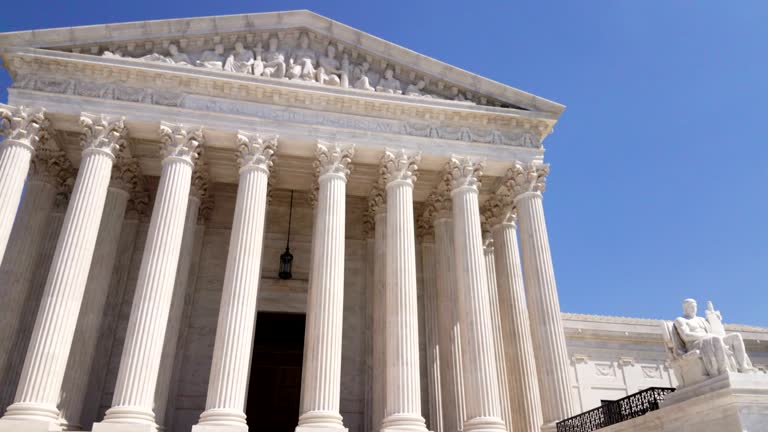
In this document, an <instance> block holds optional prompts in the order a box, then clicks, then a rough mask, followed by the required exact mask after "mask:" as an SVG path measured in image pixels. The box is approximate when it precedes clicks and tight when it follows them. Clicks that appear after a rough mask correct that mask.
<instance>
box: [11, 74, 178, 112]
mask: <svg viewBox="0 0 768 432" xmlns="http://www.w3.org/2000/svg"><path fill="white" fill-rule="evenodd" d="M11 87H12V88H17V89H24V90H35V91H41V92H45V93H57V94H68V95H75V96H84V97H92V98H98V99H110V100H118V101H124V102H137V103H145V104H152V105H162V106H170V107H178V106H181V104H182V102H183V100H184V96H185V95H184V94H181V93H176V92H170V91H163V90H155V89H151V88H137V87H127V86H119V85H113V84H103V83H96V82H88V81H80V80H75V79H66V78H48V77H46V78H38V77H35V76H25V77H23V78H22V79H18V80H16V81H15V82H14V83H13V85H12V86H11Z"/></svg>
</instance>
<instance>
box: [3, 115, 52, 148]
mask: <svg viewBox="0 0 768 432" xmlns="http://www.w3.org/2000/svg"><path fill="white" fill-rule="evenodd" d="M47 127H48V120H47V119H46V118H45V108H27V107H23V106H21V107H18V108H17V107H14V106H11V105H3V104H0V137H2V138H3V139H4V141H3V142H2V143H0V146H5V145H21V146H23V147H25V148H27V149H28V150H29V151H34V149H35V148H36V147H37V144H38V141H39V140H40V138H41V137H42V136H43V135H44V134H45V131H46V129H47Z"/></svg>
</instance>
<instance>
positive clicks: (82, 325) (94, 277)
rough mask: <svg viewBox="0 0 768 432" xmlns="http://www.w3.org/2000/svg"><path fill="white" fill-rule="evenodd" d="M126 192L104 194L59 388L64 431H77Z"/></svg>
mask: <svg viewBox="0 0 768 432" xmlns="http://www.w3.org/2000/svg"><path fill="white" fill-rule="evenodd" d="M129 196H130V195H129V193H128V192H127V191H125V190H123V189H119V188H116V187H110V188H109V191H108V192H107V198H106V202H105V204H104V212H103V214H102V217H101V223H100V224H99V233H98V235H97V237H96V238H97V242H96V247H95V249H94V254H93V261H92V263H91V269H90V272H89V273H88V281H87V283H86V286H85V294H86V295H85V297H84V298H83V303H82V305H81V306H80V315H79V316H78V318H77V320H78V322H77V327H76V329H75V336H74V338H73V344H74V345H75V346H77V349H75V350H73V351H72V352H71V354H70V356H69V360H68V362H67V369H66V373H65V374H64V382H63V383H62V387H61V401H60V403H59V409H60V410H61V425H62V427H63V428H64V429H65V430H80V429H81V423H80V415H81V413H82V410H83V403H84V401H85V392H86V390H87V389H88V377H89V376H90V373H91V364H92V363H93V356H94V353H95V352H96V343H97V342H98V337H99V332H100V331H101V321H102V316H103V314H104V304H105V302H106V300H107V293H108V292H109V286H110V281H111V280H112V269H113V267H114V265H115V258H116V255H117V246H118V245H119V243H120V231H121V229H122V227H123V217H124V216H125V209H126V205H127V203H128V198H129Z"/></svg>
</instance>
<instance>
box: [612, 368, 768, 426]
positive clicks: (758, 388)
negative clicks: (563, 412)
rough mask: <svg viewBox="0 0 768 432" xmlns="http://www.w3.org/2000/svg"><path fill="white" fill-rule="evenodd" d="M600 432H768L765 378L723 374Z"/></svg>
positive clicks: (766, 380)
mask: <svg viewBox="0 0 768 432" xmlns="http://www.w3.org/2000/svg"><path fill="white" fill-rule="evenodd" d="M600 431H601V432H629V431H632V432H673V431H674V432H689V431H695V432H768V375H766V374H758V373H755V374H740V373H726V374H723V375H720V376H717V377H714V378H710V379H708V380H706V381H703V382H700V383H698V384H695V385H692V386H689V387H686V388H682V389H680V390H677V391H675V392H674V393H672V394H670V395H668V396H667V397H666V398H665V399H664V401H663V402H662V403H661V408H660V409H659V410H657V411H653V412H650V413H648V414H646V415H644V416H641V417H637V418H634V419H632V420H628V421H625V422H622V423H618V424H615V425H612V426H608V427H606V428H602V429H600Z"/></svg>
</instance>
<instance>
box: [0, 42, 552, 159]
mask: <svg viewBox="0 0 768 432" xmlns="http://www.w3.org/2000/svg"><path fill="white" fill-rule="evenodd" d="M8 64H12V67H11V68H10V69H11V70H12V72H13V76H14V78H15V83H14V84H13V87H14V88H22V89H31V90H36V91H43V92H51V93H63V94H74V95H78V96H85V97H98V98H104V99H114V100H126V101H132V102H135V101H138V102H140V103H149V104H155V105H163V106H183V105H188V104H187V103H185V100H186V99H187V98H190V97H193V96H199V97H206V98H209V99H208V100H217V99H220V100H222V101H226V102H227V104H226V105H218V104H219V103H218V102H216V103H217V105H216V106H211V107H209V108H211V109H213V110H215V111H217V112H224V113H233V114H236V113H239V112H241V111H240V110H241V109H242V108H243V105H244V104H269V105H270V106H271V107H272V108H271V109H272V110H274V107H275V106H276V103H279V104H280V105H279V106H280V107H284V108H286V109H300V110H301V109H305V108H306V107H312V112H313V113H318V112H319V113H328V114H330V115H331V116H333V117H331V116H329V117H328V118H327V119H328V120H326V122H329V124H328V125H329V126H333V127H339V125H338V124H337V123H336V121H332V120H330V119H332V118H339V116H343V115H347V116H348V117H346V118H349V119H356V120H355V121H358V122H365V120H363V119H361V116H367V117H371V118H375V119H376V120H377V121H379V120H385V121H386V120H390V121H393V122H394V123H392V124H396V125H397V127H396V128H395V129H383V130H382V129H370V128H368V127H366V126H365V125H363V127H356V126H354V125H352V126H344V125H341V127H352V128H359V129H363V130H373V131H380V132H391V133H397V134H403V135H410V136H419V137H427V138H440V139H447V140H457V141H464V142H477V143H486V144H496V145H508V146H516V147H527V148H541V142H542V140H543V139H544V137H546V136H547V135H548V134H549V133H550V132H551V130H552V123H551V121H549V120H546V119H543V118H532V117H529V116H527V115H510V113H498V112H487V111H466V110H456V109H455V107H444V106H434V107H433V106H427V105H403V104H401V103H396V102H394V101H391V100H380V101H371V100H368V99H363V98H352V99H350V98H349V97H348V96H346V95H342V94H336V93H327V94H326V93H320V92H308V91H306V90H307V89H302V88H288V87H278V86H271V87H263V86H262V85H261V83H257V82H246V81H243V82H236V81H231V80H226V81H222V80H221V79H220V78H219V77H213V76H207V75H200V76H195V75H189V76H185V77H184V79H183V80H182V79H181V77H179V76H176V75H173V74H170V75H169V73H170V72H169V71H165V70H157V71H155V70H150V69H141V68H134V69H130V70H121V69H118V68H117V66H115V65H110V64H99V63H89V64H73V63H71V62H70V61H69V60H66V59H57V58H48V57H34V58H29V57H26V56H25V55H23V54H22V55H19V56H16V57H13V59H12V61H10V62H8ZM50 77H53V78H50ZM118 79H119V81H118V82H115V80H118ZM104 81H107V82H104ZM110 81H111V82H110ZM99 82H101V83H102V84H95V83H99ZM145 83H156V85H157V86H160V87H161V88H162V90H160V89H152V88H149V87H146V86H145ZM224 98H226V99H224ZM199 103H200V102H199V101H198V104H199ZM249 109H252V108H249ZM289 112H290V111H289ZM272 115H283V114H272ZM284 115H289V116H295V115H296V114H284ZM276 120H280V119H279V118H276ZM286 120H290V119H286ZM313 124H318V123H317V122H313ZM319 124H323V122H320V123H319ZM366 124H370V123H368V122H366ZM376 124H382V123H381V122H379V123H376ZM462 124H463V125H462ZM473 125H482V126H473ZM386 127H389V126H385V128H386Z"/></svg>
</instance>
